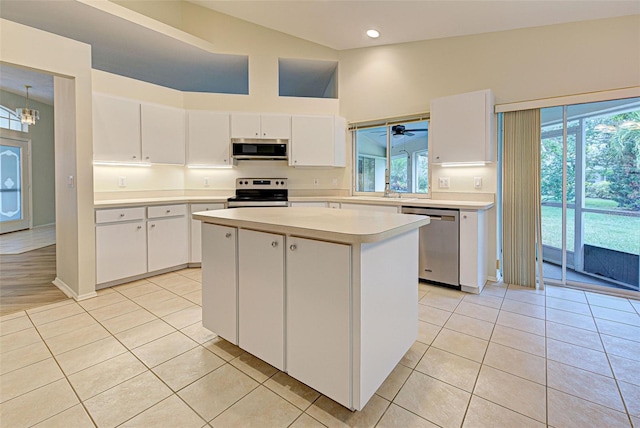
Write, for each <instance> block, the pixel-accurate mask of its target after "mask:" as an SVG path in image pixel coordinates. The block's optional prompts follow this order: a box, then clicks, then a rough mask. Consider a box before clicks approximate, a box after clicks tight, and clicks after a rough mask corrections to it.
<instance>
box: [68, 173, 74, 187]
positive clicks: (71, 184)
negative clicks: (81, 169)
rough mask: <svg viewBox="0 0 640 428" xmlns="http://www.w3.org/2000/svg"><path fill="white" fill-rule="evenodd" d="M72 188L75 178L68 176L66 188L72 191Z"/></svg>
mask: <svg viewBox="0 0 640 428" xmlns="http://www.w3.org/2000/svg"><path fill="white" fill-rule="evenodd" d="M74 186H75V177H74V176H73V175H70V176H68V177H67V187H68V188H70V189H73V187H74Z"/></svg>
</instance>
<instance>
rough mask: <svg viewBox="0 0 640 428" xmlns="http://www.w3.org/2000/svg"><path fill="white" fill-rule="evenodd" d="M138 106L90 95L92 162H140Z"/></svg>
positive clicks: (131, 102) (138, 104)
mask: <svg viewBox="0 0 640 428" xmlns="http://www.w3.org/2000/svg"><path fill="white" fill-rule="evenodd" d="M140 157H141V151H140V103H138V102H136V101H132V100H124V99H120V98H113V97H108V96H104V95H98V94H94V95H93V159H94V160H99V161H110V162H140Z"/></svg>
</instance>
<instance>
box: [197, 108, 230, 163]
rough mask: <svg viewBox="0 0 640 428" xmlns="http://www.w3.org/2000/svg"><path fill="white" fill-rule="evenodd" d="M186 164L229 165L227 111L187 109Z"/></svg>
mask: <svg viewBox="0 0 640 428" xmlns="http://www.w3.org/2000/svg"><path fill="white" fill-rule="evenodd" d="M187 122H188V125H187V129H188V132H187V164H189V165H207V166H228V165H231V153H230V144H231V140H230V133H229V113H220V112H215V111H205V110H189V112H188V114H187Z"/></svg>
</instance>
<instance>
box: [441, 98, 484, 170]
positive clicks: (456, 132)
mask: <svg viewBox="0 0 640 428" xmlns="http://www.w3.org/2000/svg"><path fill="white" fill-rule="evenodd" d="M493 108H494V99H493V93H492V92H491V90H489V89H486V90H483V91H476V92H468V93H464V94H458V95H453V96H449V97H443V98H436V99H434V100H431V112H430V115H431V118H430V120H429V159H430V161H431V162H432V163H443V162H491V161H493V138H494V128H495V115H494V112H493Z"/></svg>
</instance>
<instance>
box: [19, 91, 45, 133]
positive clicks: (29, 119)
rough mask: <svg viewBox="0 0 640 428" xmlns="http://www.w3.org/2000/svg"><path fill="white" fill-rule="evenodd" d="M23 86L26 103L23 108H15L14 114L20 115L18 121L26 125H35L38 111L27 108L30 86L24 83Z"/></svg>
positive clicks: (38, 115) (38, 117) (38, 114)
mask: <svg viewBox="0 0 640 428" xmlns="http://www.w3.org/2000/svg"><path fill="white" fill-rule="evenodd" d="M24 87H25V88H26V89H27V103H26V104H27V105H26V106H25V107H24V108H18V109H16V114H17V115H18V116H19V117H20V122H22V123H26V124H27V125H35V123H36V120H39V119H40V113H39V112H38V110H34V109H31V108H29V88H30V87H31V86H29V85H24Z"/></svg>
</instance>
